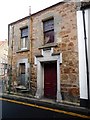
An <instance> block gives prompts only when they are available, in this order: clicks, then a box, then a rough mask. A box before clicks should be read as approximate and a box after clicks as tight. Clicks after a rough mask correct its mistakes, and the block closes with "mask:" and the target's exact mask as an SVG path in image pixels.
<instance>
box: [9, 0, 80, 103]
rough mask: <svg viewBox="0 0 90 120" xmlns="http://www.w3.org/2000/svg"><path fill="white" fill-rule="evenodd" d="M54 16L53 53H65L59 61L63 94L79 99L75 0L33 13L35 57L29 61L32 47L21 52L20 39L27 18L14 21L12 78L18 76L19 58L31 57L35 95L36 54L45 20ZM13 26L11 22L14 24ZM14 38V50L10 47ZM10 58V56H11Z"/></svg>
mask: <svg viewBox="0 0 90 120" xmlns="http://www.w3.org/2000/svg"><path fill="white" fill-rule="evenodd" d="M50 17H54V33H55V36H54V37H55V44H57V47H54V53H62V63H61V64H60V83H61V84H60V86H61V94H62V98H63V100H65V101H70V102H78V100H79V78H78V74H79V71H78V47H77V46H78V43H77V26H76V25H77V23H76V21H77V20H76V5H75V3H73V2H70V3H61V4H58V5H57V6H53V7H50V8H48V9H45V10H43V11H41V12H38V13H36V14H33V15H32V16H31V18H32V20H31V24H32V25H31V41H32V42H31V46H32V48H31V49H32V53H31V55H32V57H31V61H30V51H28V52H18V50H19V42H18V41H19V40H20V37H21V36H20V35H21V34H20V28H21V27H23V26H26V25H28V19H26V20H23V21H21V22H18V23H15V24H14V25H13V26H14V35H13V36H14V37H13V36H12V31H11V28H10V31H9V32H10V33H9V34H10V36H9V39H10V43H9V51H10V53H9V54H11V56H12V54H13V56H12V69H13V80H15V79H16V71H17V68H16V64H17V61H18V60H19V59H22V58H28V59H29V62H31V79H30V87H31V92H32V94H33V95H35V92H36V85H37V65H35V62H34V61H35V55H40V54H41V50H40V49H39V48H40V47H42V46H43V45H44V35H43V20H46V19H48V18H50ZM11 27H12V25H11ZM12 38H13V51H12V48H11V44H12ZM9 62H10V60H9Z"/></svg>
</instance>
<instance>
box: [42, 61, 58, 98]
mask: <svg viewBox="0 0 90 120" xmlns="http://www.w3.org/2000/svg"><path fill="white" fill-rule="evenodd" d="M56 92H57V63H45V64H44V96H45V97H47V98H56Z"/></svg>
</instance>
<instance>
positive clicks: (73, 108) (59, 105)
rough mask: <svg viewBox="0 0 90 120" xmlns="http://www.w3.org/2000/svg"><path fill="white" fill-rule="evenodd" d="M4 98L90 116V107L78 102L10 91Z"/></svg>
mask: <svg viewBox="0 0 90 120" xmlns="http://www.w3.org/2000/svg"><path fill="white" fill-rule="evenodd" d="M2 98H6V99H11V100H16V101H20V102H25V103H30V104H35V105H39V106H44V107H49V108H53V109H59V110H64V111H68V112H74V113H77V114H81V115H87V116H89V117H90V109H88V108H84V107H80V106H79V105H78V104H70V103H63V102H55V101H54V100H50V99H46V98H42V99H37V98H34V97H33V96H31V95H30V96H23V95H21V94H19V95H18V94H13V93H10V94H8V93H4V94H3V95H2Z"/></svg>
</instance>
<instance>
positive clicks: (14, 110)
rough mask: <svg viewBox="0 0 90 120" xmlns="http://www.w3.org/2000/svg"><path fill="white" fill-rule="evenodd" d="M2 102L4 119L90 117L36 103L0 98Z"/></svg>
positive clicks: (75, 118) (74, 119)
mask: <svg viewBox="0 0 90 120" xmlns="http://www.w3.org/2000/svg"><path fill="white" fill-rule="evenodd" d="M0 103H1V106H2V113H1V114H2V120H4V119H8V120H9V119H10V120H11V119H12V120H13V119H18V118H19V119H24V120H27V119H28V118H34V119H35V118H36V119H37V118H39V119H40V118H52V119H55V120H56V118H59V120H60V119H61V120H62V119H65V120H77V119H81V120H82V119H84V120H85V119H88V118H87V116H82V115H78V114H75V113H69V112H66V111H62V110H57V109H56V110H55V109H52V108H47V107H44V106H38V105H35V104H30V103H25V102H20V101H15V100H8V99H3V98H0Z"/></svg>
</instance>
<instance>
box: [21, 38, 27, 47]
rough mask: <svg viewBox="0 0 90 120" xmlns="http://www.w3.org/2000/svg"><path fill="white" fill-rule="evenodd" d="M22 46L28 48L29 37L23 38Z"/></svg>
mask: <svg viewBox="0 0 90 120" xmlns="http://www.w3.org/2000/svg"><path fill="white" fill-rule="evenodd" d="M21 48H28V37H25V38H22V39H21Z"/></svg>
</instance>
